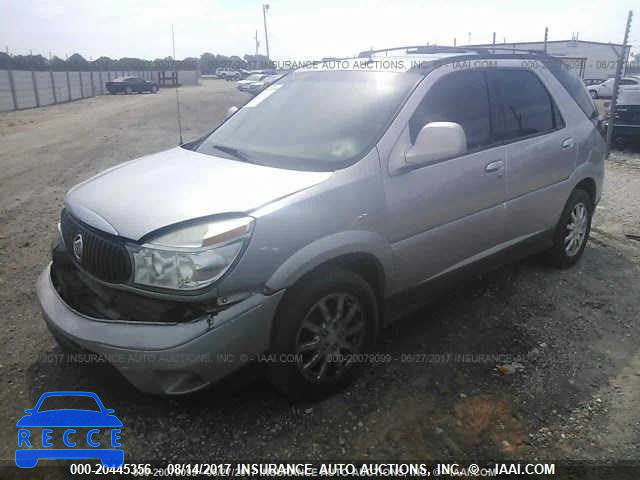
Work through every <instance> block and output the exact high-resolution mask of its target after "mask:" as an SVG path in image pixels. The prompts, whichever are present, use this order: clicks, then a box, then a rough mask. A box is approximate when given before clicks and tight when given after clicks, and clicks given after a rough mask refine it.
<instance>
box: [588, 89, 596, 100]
mask: <svg viewBox="0 0 640 480" xmlns="http://www.w3.org/2000/svg"><path fill="white" fill-rule="evenodd" d="M589 94H591V98H593V99H594V100H595V99H596V98H598V92H597V91H596V90H589Z"/></svg>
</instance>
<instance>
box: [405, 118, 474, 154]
mask: <svg viewBox="0 0 640 480" xmlns="http://www.w3.org/2000/svg"><path fill="white" fill-rule="evenodd" d="M465 153H467V136H466V135H465V133H464V130H463V129H462V127H461V126H460V125H459V124H458V123H454V122H431V123H427V124H426V125H425V126H424V127H422V130H420V132H419V133H418V136H417V137H416V141H415V143H414V145H413V146H412V147H411V148H410V149H409V150H407V152H406V153H405V161H406V162H407V163H408V164H410V165H428V164H429V163H435V162H438V161H440V160H446V159H447V158H453V157H457V156H459V155H464V154H465Z"/></svg>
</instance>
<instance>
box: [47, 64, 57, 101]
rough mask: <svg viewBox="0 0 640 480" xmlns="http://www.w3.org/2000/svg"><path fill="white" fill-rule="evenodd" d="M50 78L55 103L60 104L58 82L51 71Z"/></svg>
mask: <svg viewBox="0 0 640 480" xmlns="http://www.w3.org/2000/svg"><path fill="white" fill-rule="evenodd" d="M49 78H50V79H51V92H52V93H53V103H54V104H56V103H58V94H57V93H56V80H55V77H54V75H53V70H49Z"/></svg>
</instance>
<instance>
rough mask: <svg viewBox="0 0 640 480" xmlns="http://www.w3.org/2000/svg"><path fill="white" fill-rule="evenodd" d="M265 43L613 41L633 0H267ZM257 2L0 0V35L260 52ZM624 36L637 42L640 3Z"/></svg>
mask: <svg viewBox="0 0 640 480" xmlns="http://www.w3.org/2000/svg"><path fill="white" fill-rule="evenodd" d="M267 1H268V2H269V4H270V9H269V11H268V14H267V22H268V24H267V27H268V29H269V47H270V52H271V57H272V58H273V59H276V60H285V59H292V60H303V59H311V58H318V57H323V56H345V55H351V54H354V53H356V52H358V51H361V50H365V49H368V48H369V47H374V48H380V47H385V46H396V45H407V44H425V43H427V42H428V43H438V44H442V45H450V44H452V42H453V38H454V37H456V38H457V41H458V44H462V43H466V42H467V40H468V39H469V32H471V42H472V43H485V42H490V41H491V35H492V32H493V31H495V32H496V34H497V39H498V41H499V42H502V41H503V39H505V38H506V41H507V42H518V41H535V40H542V38H543V35H544V27H545V26H548V27H549V39H550V40H563V39H568V38H571V35H572V33H573V32H580V39H581V40H593V41H599V42H613V43H621V41H622V37H623V34H624V24H625V21H626V16H627V11H628V10H629V9H631V8H632V7H633V6H634V5H635V7H636V8H637V6H638V0H615V1H596V0H580V1H563V0H538V1H535V2H524V1H518V0H516V1H513V0H511V1H509V0H507V1H496V0H494V1H487V0H483V1H480V0H460V1H458V0H447V1H443V0H438V1H432V0H416V1H413V0H407V1H399V0H387V1H378V0H370V1H348V0H342V1H338V0H336V1H334V0H324V1H306V0H267ZM261 5H262V2H260V1H248V0H223V1H217V0H180V1H177V0H93V1H83V0H55V1H47V0H0V45H1V48H3V49H4V48H5V46H6V47H8V49H9V52H10V53H12V54H26V53H29V50H33V52H34V53H42V54H43V55H45V56H48V55H49V52H51V54H52V55H58V56H60V57H62V58H64V56H65V55H71V54H72V53H75V52H78V53H80V54H81V55H83V56H84V57H86V58H87V59H89V58H91V57H92V58H93V59H95V58H97V57H99V56H102V55H106V56H109V57H112V58H120V57H125V56H126V57H140V58H147V59H154V58H158V57H166V56H169V55H171V35H170V31H171V24H172V23H173V24H174V25H175V26H174V28H175V33H176V57H177V58H184V57H187V56H196V57H197V56H199V55H200V54H201V53H202V52H206V51H208V52H213V53H221V54H225V55H232V54H237V55H243V54H245V53H253V52H254V51H255V42H254V39H253V37H254V35H255V31H256V29H257V30H258V34H259V40H260V52H261V53H264V51H265V50H264V28H263V23H262V7H261ZM634 13H635V15H636V18H635V28H632V34H631V44H632V45H634V50H636V51H637V50H638V49H639V48H640V34H639V32H640V19H639V18H638V16H640V11H636V12H634Z"/></svg>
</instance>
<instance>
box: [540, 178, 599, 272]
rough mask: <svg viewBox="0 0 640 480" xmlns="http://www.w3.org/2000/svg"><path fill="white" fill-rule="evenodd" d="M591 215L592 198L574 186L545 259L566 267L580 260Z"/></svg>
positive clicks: (589, 227)
mask: <svg viewBox="0 0 640 480" xmlns="http://www.w3.org/2000/svg"><path fill="white" fill-rule="evenodd" d="M580 212H582V215H584V216H581V213H580ZM592 216H593V199H592V198H591V196H590V195H589V194H588V193H587V192H586V191H584V190H582V189H581V188H576V189H575V190H574V191H573V192H572V193H571V196H570V197H569V200H567V204H566V205H565V207H564V209H563V210H562V215H560V220H558V224H557V225H556V230H555V233H554V237H553V247H551V248H550V249H549V250H548V251H547V260H548V261H549V263H550V264H551V265H552V266H554V267H557V268H568V267H571V266H572V265H575V264H576V263H577V262H578V260H580V257H581V256H582V253H583V252H584V249H585V247H586V245H587V240H588V239H589V232H590V231H591V218H592ZM573 232H577V233H573ZM570 235H571V238H570V237H569V236H570Z"/></svg>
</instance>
